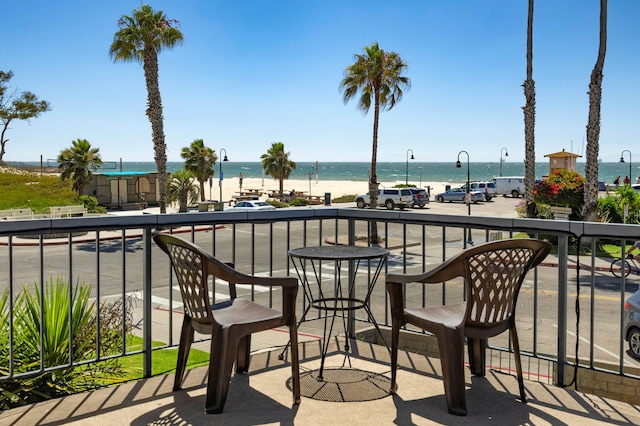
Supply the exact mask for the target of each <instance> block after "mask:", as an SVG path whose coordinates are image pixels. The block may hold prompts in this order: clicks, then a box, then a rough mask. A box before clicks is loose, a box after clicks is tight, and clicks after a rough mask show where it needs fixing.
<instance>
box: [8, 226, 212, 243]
mask: <svg viewBox="0 0 640 426" xmlns="http://www.w3.org/2000/svg"><path fill="white" fill-rule="evenodd" d="M222 228H224V226H223V225H218V226H216V228H215V229H222ZM211 229H213V228H212V226H204V227H196V228H194V231H197V232H201V231H209V230H211ZM187 232H191V229H182V230H181V229H178V230H175V231H173V233H174V234H185V233H187ZM142 235H143V234H142V233H141V232H139V233H135V234H127V235H125V236H124V238H125V239H129V238H142ZM17 238H19V237H17ZM121 239H122V235H118V236H108V237H101V238H99V240H98V241H113V240H121ZM95 241H96V239H95V238H89V237H85V236H82V237H77V238H72V242H73V244H79V243H91V242H95ZM68 243H69V241H68V239H65V240H64V241H61V240H60V239H59V238H56V239H52V240H51V241H47V240H46V239H45V240H44V241H43V243H42V245H44V246H60V245H67V244H68ZM8 245H9V243H8V242H6V241H0V246H8ZM11 245H12V246H13V247H34V246H39V245H40V243H39V240H35V241H34V242H31V241H21V242H13V243H11Z"/></svg>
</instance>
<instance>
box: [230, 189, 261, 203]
mask: <svg viewBox="0 0 640 426" xmlns="http://www.w3.org/2000/svg"><path fill="white" fill-rule="evenodd" d="M260 195H262V194H259V193H256V192H245V191H242V192H236V193H235V194H234V195H233V199H234V200H236V201H246V200H257V199H258V198H259V197H260Z"/></svg>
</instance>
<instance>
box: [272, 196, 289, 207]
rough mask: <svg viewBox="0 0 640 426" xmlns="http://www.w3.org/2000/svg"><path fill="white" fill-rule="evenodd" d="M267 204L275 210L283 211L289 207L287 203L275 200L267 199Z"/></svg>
mask: <svg viewBox="0 0 640 426" xmlns="http://www.w3.org/2000/svg"><path fill="white" fill-rule="evenodd" d="M267 203H269V204H271V205H272V206H274V207H275V208H277V209H284V208H287V207H289V204H288V203H285V202H284V201H280V200H276V199H273V198H269V199H268V200H267Z"/></svg>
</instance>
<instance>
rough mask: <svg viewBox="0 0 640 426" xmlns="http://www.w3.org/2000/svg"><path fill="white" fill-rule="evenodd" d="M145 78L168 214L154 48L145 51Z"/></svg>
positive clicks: (162, 196) (164, 208)
mask: <svg viewBox="0 0 640 426" xmlns="http://www.w3.org/2000/svg"><path fill="white" fill-rule="evenodd" d="M143 68H144V77H145V80H146V83H147V111H146V112H147V117H149V121H150V122H151V132H152V137H153V149H154V152H155V155H154V159H155V161H156V167H157V169H158V185H160V188H159V193H160V199H159V200H158V203H159V204H160V213H166V212H167V206H166V201H167V151H166V145H165V143H164V129H163V121H162V99H161V98H160V85H159V83H158V54H157V52H156V50H155V49H154V48H153V47H150V46H149V47H146V48H145V49H144V61H143Z"/></svg>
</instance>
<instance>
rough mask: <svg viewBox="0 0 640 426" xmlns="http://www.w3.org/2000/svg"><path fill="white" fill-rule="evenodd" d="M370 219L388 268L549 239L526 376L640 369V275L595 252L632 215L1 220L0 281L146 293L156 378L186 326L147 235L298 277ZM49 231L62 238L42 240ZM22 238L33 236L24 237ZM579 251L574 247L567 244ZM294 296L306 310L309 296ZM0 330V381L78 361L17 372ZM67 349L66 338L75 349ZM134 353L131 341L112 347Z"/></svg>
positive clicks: (525, 337)
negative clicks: (304, 265) (158, 357)
mask: <svg viewBox="0 0 640 426" xmlns="http://www.w3.org/2000/svg"><path fill="white" fill-rule="evenodd" d="M372 223H376V225H377V229H378V233H379V234H380V235H381V236H383V237H384V242H383V243H382V245H383V246H384V247H386V248H388V249H389V250H390V252H391V255H390V257H389V259H388V262H387V265H386V266H385V271H384V272H383V274H386V273H387V272H388V271H389V270H393V271H399V272H420V271H426V270H428V269H430V268H431V267H433V266H434V265H437V264H438V263H440V262H442V261H444V260H446V259H447V258H449V257H451V256H452V255H453V254H455V253H457V252H459V251H460V250H463V249H464V248H466V247H467V245H468V244H478V243H480V242H483V241H490V240H493V239H497V238H507V237H511V236H518V235H519V234H524V233H526V234H528V235H530V236H533V237H539V238H549V239H552V240H553V241H554V243H555V244H556V247H557V250H556V251H554V253H553V254H552V255H550V257H549V258H548V259H547V261H546V262H545V264H544V265H542V266H541V267H538V268H537V269H536V270H535V271H533V272H531V273H530V276H529V277H528V278H527V280H526V282H525V285H524V286H523V289H522V292H521V297H520V299H519V305H518V327H519V336H520V340H521V342H520V344H521V350H522V351H523V354H524V355H526V356H528V358H529V359H530V361H529V362H528V363H525V366H527V365H528V366H529V371H530V372H531V374H530V376H529V378H537V379H541V378H543V377H547V378H549V377H551V376H553V377H554V378H555V379H553V380H555V382H556V383H557V384H558V385H566V384H568V383H569V382H570V381H571V375H570V374H569V372H570V371H573V370H572V367H573V366H575V365H576V364H577V365H578V366H579V367H580V368H584V369H588V370H590V371H594V372H604V373H607V374H612V375H617V376H624V377H627V378H630V379H636V378H637V376H636V373H637V371H636V369H635V368H636V367H637V365H636V363H637V362H636V361H635V360H633V359H632V358H630V356H629V354H628V353H627V351H626V350H625V341H624V338H623V336H622V328H623V325H624V317H623V306H624V302H625V300H626V298H627V297H628V296H629V295H630V294H631V293H632V292H634V291H635V290H637V288H638V283H639V280H638V277H637V276H633V275H632V276H629V277H624V276H622V277H620V278H616V277H614V276H613V275H612V274H611V273H610V272H609V267H610V264H611V260H612V259H609V258H603V257H601V256H598V255H597V249H598V246H599V245H600V244H601V243H603V242H604V241H605V240H606V241H611V242H613V243H618V244H620V243H622V252H621V255H622V256H624V254H625V249H626V246H625V245H624V243H625V242H627V241H629V240H640V227H637V226H634V225H621V224H602V223H585V222H568V221H562V220H556V221H547V220H537V219H505V218H492V217H469V216H455V215H434V214H428V213H422V212H419V213H418V212H413V211H383V210H368V209H367V210H360V209H339V208H319V209H308V208H307V209H302V208H301V209H283V210H278V211H274V212H270V211H264V212H232V211H227V212H201V213H197V212H194V213H189V214H166V215H133V216H117V217H112V216H101V217H83V218H61V219H37V220H29V221H20V220H19V221H0V291H3V290H4V289H7V291H8V292H9V297H10V299H12V300H13V299H15V298H16V296H17V295H18V294H19V292H20V289H21V288H22V286H24V285H25V284H29V285H31V284H33V285H35V286H38V288H40V289H41V290H43V289H44V285H45V283H46V282H47V281H48V280H49V278H50V277H52V276H63V277H64V280H65V281H66V282H67V283H74V284H75V283H78V282H87V283H91V285H92V297H93V298H94V300H95V301H96V303H97V304H98V305H100V304H101V303H103V302H104V301H105V300H112V299H121V300H124V299H126V298H127V297H130V296H131V295H132V294H137V295H140V306H139V312H140V318H139V321H138V323H137V326H138V327H139V328H140V331H141V335H142V337H143V347H142V350H140V351H139V352H142V354H143V357H144V375H145V376H150V375H151V360H152V352H153V351H152V344H151V343H152V340H160V341H162V342H164V343H165V344H164V345H163V346H160V348H162V347H167V346H175V345H177V343H178V342H177V338H176V336H177V335H178V334H179V329H180V321H178V319H175V318H174V316H176V315H180V314H179V312H180V307H179V306H180V298H179V293H176V291H175V283H174V282H173V278H172V276H171V270H170V267H169V263H168V259H166V256H165V255H164V254H162V253H161V252H160V251H159V250H158V248H157V247H155V245H154V244H153V243H152V238H151V237H152V234H153V233H154V232H160V231H162V232H174V233H175V232H180V233H182V236H183V237H185V238H187V239H190V240H191V241H194V242H196V243H198V244H199V245H201V246H202V247H204V248H205V249H207V250H209V251H210V252H212V253H213V254H214V255H215V256H217V257H220V258H222V259H224V260H229V261H232V262H234V263H235V265H236V268H237V269H239V270H240V271H242V272H245V273H248V274H264V275H270V276H275V275H294V276H295V269H294V268H293V265H292V264H291V261H290V259H289V257H288V255H287V252H288V251H289V250H290V249H292V248H295V247H303V246H311V245H325V244H354V243H355V244H366V241H368V240H369V237H370V236H371V232H372V228H371V224H372ZM52 234H53V235H56V236H58V237H59V236H60V235H66V237H64V238H56V239H54V240H51V239H47V238H45V237H46V236H48V235H52ZM83 234H84V235H83ZM79 235H82V236H79ZM23 236H31V237H33V236H36V237H37V238H36V239H35V240H33V239H32V240H25V239H23V238H22V237H23ZM574 249H576V250H577V252H576V254H570V252H571V253H573V250H574ZM350 275H351V274H349V276H350ZM354 279H358V280H365V281H366V280H368V279H370V276H369V275H368V272H367V271H364V272H363V274H362V275H361V276H359V277H357V278H354ZM382 279H383V278H381V280H382ZM212 285H213V288H212V291H213V295H212V297H213V298H214V299H215V298H224V297H226V296H225V295H224V294H219V293H217V289H216V287H215V283H213V284H212ZM70 287H71V286H70ZM461 288H462V287H461V285H457V286H456V285H449V284H448V285H445V284H443V285H437V286H432V287H429V288H424V289H423V290H422V292H421V293H420V294H414V295H412V300H411V302H413V303H418V304H421V305H423V306H424V305H427V304H434V303H437V304H442V303H447V302H450V301H454V300H460V298H461V297H462V294H463V292H462V291H461ZM243 291H244V293H245V297H251V298H253V299H254V300H260V301H263V302H266V303H271V301H272V300H277V298H274V297H273V295H272V294H271V293H269V292H263V290H262V289H258V288H247V289H244V290H243ZM160 299H161V301H160V302H159V300H160ZM299 299H301V298H299ZM298 302H299V303H300V304H301V309H303V308H304V306H302V305H303V304H304V300H303V299H302V300H299V301H298ZM386 302H387V301H386V293H385V291H384V286H383V285H382V283H379V284H378V285H377V286H376V290H375V293H374V294H373V295H372V298H371V304H372V306H371V310H372V312H373V313H374V315H375V317H376V320H377V321H378V323H379V324H381V325H383V326H389V325H390V318H389V308H388V305H387V303H386ZM154 304H155V305H156V306H157V305H159V304H162V306H164V307H165V309H163V310H162V311H159V310H154V309H153V307H154ZM572 305H573V306H572ZM570 307H571V308H570ZM8 315H9V320H10V321H9V324H12V323H13V321H12V320H13V318H12V315H13V313H12V312H11V311H9V312H8ZM154 315H155V316H159V315H163V316H164V317H166V318H167V319H166V321H164V322H163V325H162V329H157V328H154V325H153V323H154V320H153V318H154ZM164 317H163V318H164ZM356 320H358V321H366V318H356ZM3 331H5V332H8V333H9V339H7V342H9V345H10V347H9V350H8V351H7V353H8V361H9V362H8V369H7V371H8V374H4V375H2V376H0V380H1V379H6V378H12V377H17V376H19V375H20V374H33V373H37V372H38V371H44V370H45V368H46V369H52V368H64V367H68V366H69V365H74V361H71V362H69V363H67V364H65V365H61V366H53V367H52V366H47V367H45V366H44V362H41V363H40V365H38V366H36V367H34V369H33V370H32V371H30V372H28V373H20V374H18V373H15V372H14V371H13V368H12V365H13V362H14V358H15V350H16V348H15V347H13V346H12V342H13V338H12V333H13V330H12V328H11V325H9V329H8V330H3ZM490 343H491V347H492V348H493V350H494V351H495V357H492V358H490V361H491V362H492V363H495V364H497V365H499V366H501V368H504V369H505V370H509V369H510V368H511V367H512V366H511V360H510V357H509V356H504V357H503V356H502V355H501V354H507V355H508V352H509V350H510V343H509V341H508V338H506V339H504V340H500V339H496V340H493V339H492V341H491V342H490ZM99 349H100V337H99V336H98V338H97V341H96V352H95V353H96V356H95V358H94V359H92V360H84V361H83V362H90V361H95V360H100V359H103V357H102V356H101V351H100V350H99ZM71 350H72V348H71V345H70V346H69V353H70V354H71ZM133 352H135V351H132V350H130V348H127V347H126V345H125V346H124V347H123V348H122V350H121V351H120V353H119V354H118V355H117V356H123V355H127V354H130V353H133ZM42 357H44V355H43V356H42ZM69 359H72V357H71V355H70V356H69ZM542 361H545V362H547V361H548V362H550V363H551V364H552V365H553V366H552V367H551V368H550V367H548V366H544V367H535V366H536V365H538V366H541V365H543V364H544V363H543V362H542ZM534 369H537V371H533V370H534Z"/></svg>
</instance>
